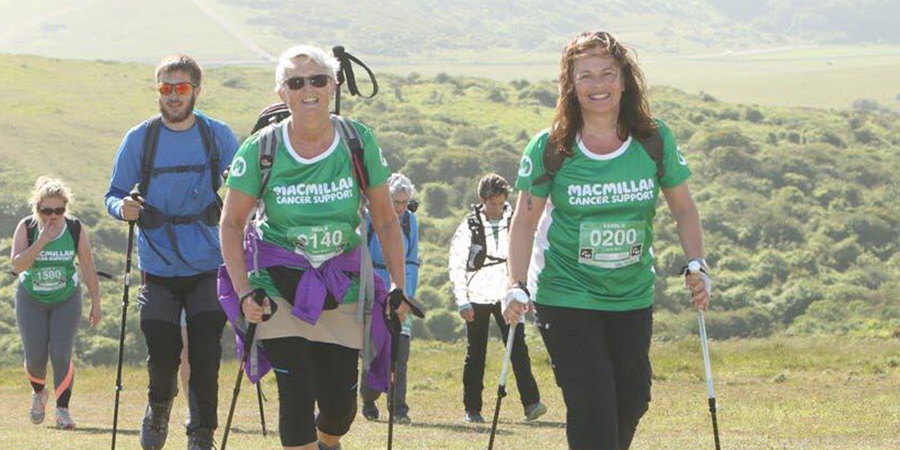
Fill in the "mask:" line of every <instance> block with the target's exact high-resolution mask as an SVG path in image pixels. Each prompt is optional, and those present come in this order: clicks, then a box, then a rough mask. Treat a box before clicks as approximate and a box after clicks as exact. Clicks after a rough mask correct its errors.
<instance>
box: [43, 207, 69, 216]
mask: <svg viewBox="0 0 900 450" xmlns="http://www.w3.org/2000/svg"><path fill="white" fill-rule="evenodd" d="M38 212H40V213H41V214H43V215H45V216H49V215H52V214H56V215H57V216H61V215H63V214H65V213H66V207H65V206H60V207H59V208H50V207H45V206H41V207H40V208H38Z"/></svg>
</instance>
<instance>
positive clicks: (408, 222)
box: [400, 212, 412, 263]
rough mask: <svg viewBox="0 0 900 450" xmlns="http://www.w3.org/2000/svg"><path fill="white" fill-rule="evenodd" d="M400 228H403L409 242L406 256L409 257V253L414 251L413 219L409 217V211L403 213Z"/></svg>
mask: <svg viewBox="0 0 900 450" xmlns="http://www.w3.org/2000/svg"><path fill="white" fill-rule="evenodd" d="M400 229H401V230H403V235H404V236H406V242H408V243H409V245H407V246H406V257H407V258H409V254H410V252H411V251H412V237H411V236H412V219H411V218H410V217H409V212H406V213H405V214H403V217H402V218H401V219H400ZM406 262H407V263H409V262H410V261H409V260H407V261H406Z"/></svg>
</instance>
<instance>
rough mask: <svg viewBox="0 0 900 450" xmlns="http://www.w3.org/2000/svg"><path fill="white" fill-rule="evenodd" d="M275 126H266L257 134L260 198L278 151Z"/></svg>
mask: <svg viewBox="0 0 900 450" xmlns="http://www.w3.org/2000/svg"><path fill="white" fill-rule="evenodd" d="M278 131H279V130H278V128H277V127H276V125H275V124H270V125H267V126H266V127H265V128H263V129H262V130H261V131H260V132H259V174H260V183H259V194H258V195H257V196H256V197H257V198H262V196H263V194H264V193H265V192H266V186H267V185H268V184H269V175H271V174H272V165H273V164H274V163H275V150H277V149H278V139H279V137H280V136H279V132H278Z"/></svg>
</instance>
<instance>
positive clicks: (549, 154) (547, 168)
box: [531, 137, 566, 186]
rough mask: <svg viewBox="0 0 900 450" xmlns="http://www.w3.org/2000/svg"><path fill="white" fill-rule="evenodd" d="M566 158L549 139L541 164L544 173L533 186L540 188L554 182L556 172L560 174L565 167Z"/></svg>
mask: <svg viewBox="0 0 900 450" xmlns="http://www.w3.org/2000/svg"><path fill="white" fill-rule="evenodd" d="M565 159H566V157H565V156H564V155H563V154H562V153H560V152H559V150H558V149H557V148H556V146H555V145H553V143H552V142H551V141H550V138H549V137H548V138H547V142H546V143H545V144H544V152H543V153H541V162H542V163H543V166H544V173H543V174H542V175H541V176H539V177H537V179H535V180H534V181H533V182H532V183H531V185H532V186H539V185H541V184H544V183H547V182H550V181H553V177H554V176H556V172H559V169H560V168H561V167H562V165H563V161H564V160H565Z"/></svg>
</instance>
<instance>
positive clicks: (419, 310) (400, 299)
mask: <svg viewBox="0 0 900 450" xmlns="http://www.w3.org/2000/svg"><path fill="white" fill-rule="evenodd" d="M388 303H389V308H390V313H389V315H388V331H389V332H390V334H391V384H390V387H389V388H388V399H389V403H388V442H387V448H388V450H392V449H393V445H394V407H395V406H396V402H395V401H394V400H396V399H395V398H394V397H395V395H396V386H395V385H396V381H397V364H398V362H397V349H398V348H399V347H400V332H401V331H402V330H403V324H401V323H400V316H399V315H397V308H399V307H400V304H401V303H406V304H407V305H408V306H409V314H412V315H414V316H416V317H419V318H424V317H425V308H423V307H422V305H420V304H419V303H418V302H417V301H415V300H413V299H411V298H407V297H406V295H404V294H403V291H402V290H401V289H394V290H392V291H391V292H390V293H389V294H388Z"/></svg>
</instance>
